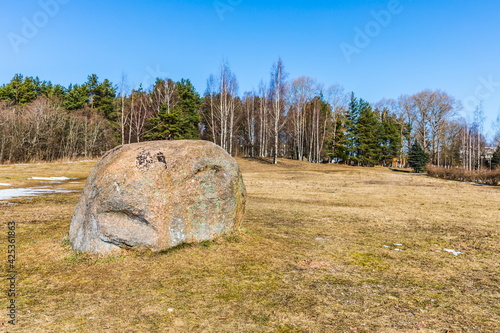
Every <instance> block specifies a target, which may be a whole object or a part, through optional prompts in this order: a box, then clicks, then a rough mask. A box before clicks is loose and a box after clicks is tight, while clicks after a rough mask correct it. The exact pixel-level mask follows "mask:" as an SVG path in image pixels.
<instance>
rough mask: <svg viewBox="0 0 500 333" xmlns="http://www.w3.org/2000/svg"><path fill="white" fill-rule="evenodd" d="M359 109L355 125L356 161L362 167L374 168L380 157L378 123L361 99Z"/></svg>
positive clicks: (370, 109) (374, 115)
mask: <svg viewBox="0 0 500 333" xmlns="http://www.w3.org/2000/svg"><path fill="white" fill-rule="evenodd" d="M359 108H360V113H359V118H358V122H357V124H356V125H357V133H358V141H359V146H358V154H357V155H358V156H357V160H358V162H359V163H360V164H361V165H363V166H375V165H376V164H378V162H379V160H380V157H381V146H380V129H381V126H380V121H379V119H378V117H377V114H376V113H375V112H373V110H372V108H371V106H370V104H368V103H367V102H365V101H364V100H362V99H361V100H360V101H359Z"/></svg>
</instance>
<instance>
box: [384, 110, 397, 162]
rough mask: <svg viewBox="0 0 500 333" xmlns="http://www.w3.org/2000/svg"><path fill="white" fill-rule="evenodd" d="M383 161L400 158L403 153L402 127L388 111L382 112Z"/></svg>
mask: <svg viewBox="0 0 500 333" xmlns="http://www.w3.org/2000/svg"><path fill="white" fill-rule="evenodd" d="M381 121H382V124H381V132H380V141H381V154H382V156H381V159H382V160H383V161H384V162H385V161H388V160H392V159H393V158H396V157H398V156H399V154H400V151H401V142H402V140H401V132H402V131H401V125H400V124H399V123H398V122H397V121H396V119H395V117H394V116H391V115H389V111H388V110H387V109H384V110H382V112H381Z"/></svg>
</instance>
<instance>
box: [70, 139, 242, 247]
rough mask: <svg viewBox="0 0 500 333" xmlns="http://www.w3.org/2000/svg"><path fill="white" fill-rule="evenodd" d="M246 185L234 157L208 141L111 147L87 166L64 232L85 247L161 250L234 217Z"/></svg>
mask: <svg viewBox="0 0 500 333" xmlns="http://www.w3.org/2000/svg"><path fill="white" fill-rule="evenodd" d="M245 196H246V191H245V186H244V184H243V179H242V176H241V172H240V170H239V167H238V164H237V162H236V161H235V160H234V159H233V158H232V157H231V156H230V155H229V154H227V153H226V152H225V151H224V150H223V149H222V148H220V147H219V146H217V145H215V144H213V143H211V142H208V141H188V140H185V141H154V142H146V143H137V144H129V145H124V146H119V147H116V148H115V149H113V150H111V151H109V152H108V153H106V155H104V156H103V158H102V159H101V161H99V162H98V163H97V165H96V166H95V167H94V169H93V170H92V172H91V173H90V175H89V177H88V179H87V182H86V184H85V187H84V189H83V193H82V196H81V198H80V201H79V203H78V205H77V207H76V209H75V212H74V215H73V219H72V220H71V226H70V231H69V236H70V242H71V246H72V247H73V249H74V250H76V251H82V252H87V253H97V254H104V253H113V252H119V251H120V250H121V249H123V248H148V249H151V250H153V251H161V250H165V249H168V248H171V247H174V246H176V245H179V244H181V243H189V242H200V241H204V240H210V239H213V238H214V237H216V236H218V235H221V234H223V233H225V232H228V231H230V230H232V229H234V228H236V227H238V225H239V224H240V223H241V220H242V219H243V214H244V210H245Z"/></svg>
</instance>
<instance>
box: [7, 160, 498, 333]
mask: <svg viewBox="0 0 500 333" xmlns="http://www.w3.org/2000/svg"><path fill="white" fill-rule="evenodd" d="M239 162H240V165H241V168H242V170H243V174H244V180H245V183H246V186H247V191H248V205H247V214H246V218H245V221H244V224H243V227H242V229H241V231H240V233H239V234H236V235H229V236H225V237H221V238H220V239H217V240H215V241H213V242H205V243H203V244H197V245H185V246H181V247H178V248H176V249H173V250H170V251H167V252H165V253H147V252H146V253H129V254H126V255H124V256H114V257H107V258H98V257H89V256H86V255H80V254H74V253H73V252H72V251H71V249H70V247H69V245H68V242H67V241H65V236H66V234H67V232H68V228H69V222H70V219H71V215H72V213H73V209H74V207H75V205H76V202H77V200H78V197H79V193H70V194H50V195H45V196H43V197H37V198H23V199H13V200H10V201H11V202H13V203H16V205H7V204H1V203H0V210H1V212H2V214H1V217H0V218H1V221H0V222H1V224H0V233H1V234H2V236H1V241H2V242H3V244H0V248H1V251H2V253H6V252H7V247H6V243H5V239H6V237H7V227H6V225H7V221H16V222H17V224H18V225H17V245H18V252H17V256H18V257H17V262H16V265H17V266H18V270H19V275H18V282H17V289H18V292H19V295H18V298H17V306H18V309H17V311H18V312H17V317H18V320H19V321H18V324H17V325H16V329H12V327H10V326H8V324H7V317H6V316H5V314H4V313H5V312H6V305H7V298H6V293H5V292H4V290H6V289H7V287H8V286H7V283H6V282H5V280H4V279H3V278H2V281H3V282H1V283H2V284H4V285H3V286H2V285H0V290H2V294H1V298H0V301H1V302H0V303H1V308H2V309H4V310H1V311H2V313H0V322H2V323H4V325H5V326H3V327H2V326H0V330H1V329H3V330H4V331H6V330H9V331H11V332H441V333H444V332H454V333H457V332H498V331H500V290H499V282H500V281H499V279H500V278H499V276H500V269H499V261H498V254H499V245H498V244H499V228H498V226H499V223H500V200H499V199H500V190H499V189H498V188H488V187H479V186H472V185H469V184H462V183H457V182H447V181H444V180H439V179H431V178H427V177H423V176H419V175H412V174H403V173H395V172H390V171H388V170H387V169H382V168H375V169H362V168H353V167H342V166H335V165H312V164H307V163H302V162H293V161H281V163H280V165H278V166H273V165H270V164H267V163H264V162H262V161H255V160H246V159H240V160H239ZM92 165H93V163H91V162H85V163H71V164H40V165H33V166H29V165H26V166H24V165H18V166H4V167H0V183H11V184H14V185H19V186H34V185H39V184H40V183H37V182H36V181H33V180H27V178H30V177H32V176H67V177H71V178H79V179H76V180H72V181H71V183H69V182H68V183H64V184H59V185H58V186H57V187H59V188H64V189H73V190H81V188H82V187H83V182H82V178H84V177H86V175H88V172H89V171H90V168H91V167H92ZM396 244H401V245H396ZM443 248H449V249H454V250H459V251H461V252H464V254H460V255H458V256H454V255H453V254H451V253H448V252H444V251H443ZM396 249H399V250H401V251H397V250H396ZM2 257H3V258H6V255H5V254H2ZM3 260H4V261H6V259H3ZM2 267H5V265H2ZM2 275H5V274H2Z"/></svg>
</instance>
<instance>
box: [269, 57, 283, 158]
mask: <svg viewBox="0 0 500 333" xmlns="http://www.w3.org/2000/svg"><path fill="white" fill-rule="evenodd" d="M286 77H287V74H286V73H285V67H284V65H283V61H282V60H281V58H279V59H278V62H277V63H275V64H274V65H273V67H272V69H271V83H270V96H269V97H270V100H271V103H272V112H271V119H272V125H273V127H272V131H273V139H274V140H273V145H274V148H273V163H274V164H278V155H279V151H278V149H279V143H280V130H281V128H282V127H283V125H284V119H285V117H284V116H285V108H286V105H285V103H286V94H287V85H286Z"/></svg>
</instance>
